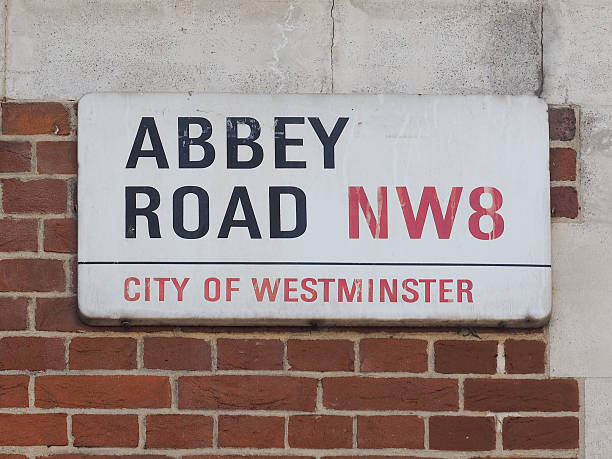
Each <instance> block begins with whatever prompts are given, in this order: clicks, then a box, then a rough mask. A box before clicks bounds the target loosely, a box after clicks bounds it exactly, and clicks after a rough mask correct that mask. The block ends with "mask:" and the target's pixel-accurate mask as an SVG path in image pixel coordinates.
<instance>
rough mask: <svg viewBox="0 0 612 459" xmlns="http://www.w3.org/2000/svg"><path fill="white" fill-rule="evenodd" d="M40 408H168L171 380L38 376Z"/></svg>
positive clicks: (37, 388)
mask: <svg viewBox="0 0 612 459" xmlns="http://www.w3.org/2000/svg"><path fill="white" fill-rule="evenodd" d="M35 395H36V406H37V407H40V408H56V407H65V408H109V409H111V408H117V409H120V408H126V409H127V408H169V407H170V381H169V380H168V378H166V377H164V376H132V375H113V376H102V375H95V376H94V375H70V376H68V375H67V376H39V377H38V378H36V382H35Z"/></svg>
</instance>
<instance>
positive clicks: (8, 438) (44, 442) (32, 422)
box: [0, 414, 68, 446]
mask: <svg viewBox="0 0 612 459" xmlns="http://www.w3.org/2000/svg"><path fill="white" fill-rule="evenodd" d="M67 444H68V430H67V426H66V415H65V414H0V445H5V446H37V445H40V446H63V445H67Z"/></svg>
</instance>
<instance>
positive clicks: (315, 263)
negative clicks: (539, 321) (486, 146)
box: [78, 261, 551, 268]
mask: <svg viewBox="0 0 612 459" xmlns="http://www.w3.org/2000/svg"><path fill="white" fill-rule="evenodd" d="M78 264H80V265H274V266H276V265H279V266H282V265H297V266H475V267H504V268H506V267H508V268H550V267H551V265H538V264H521V263H401V262H397V263H396V262H393V263H385V262H380V263H378V262H373V263H371V262H359V261H358V262H350V261H79V262H78Z"/></svg>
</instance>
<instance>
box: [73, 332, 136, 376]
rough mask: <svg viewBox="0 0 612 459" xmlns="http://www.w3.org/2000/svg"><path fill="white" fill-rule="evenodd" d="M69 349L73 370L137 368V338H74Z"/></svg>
mask: <svg viewBox="0 0 612 459" xmlns="http://www.w3.org/2000/svg"><path fill="white" fill-rule="evenodd" d="M69 351H70V369H71V370H93V369H105V370H130V369H134V368H136V340H135V339H132V338H74V339H73V340H72V341H71V342H70V348H69Z"/></svg>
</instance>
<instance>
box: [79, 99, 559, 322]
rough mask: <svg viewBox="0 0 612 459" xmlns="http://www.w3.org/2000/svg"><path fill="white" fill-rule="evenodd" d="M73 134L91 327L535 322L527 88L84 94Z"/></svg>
mask: <svg viewBox="0 0 612 459" xmlns="http://www.w3.org/2000/svg"><path fill="white" fill-rule="evenodd" d="M78 129H79V192H78V200H79V202H78V204H79V206H78V207H79V308H80V311H81V314H82V315H83V317H84V318H85V319H86V320H87V321H89V322H91V323H98V324H110V323H118V322H123V321H125V322H128V323H132V324H133V323H169V324H236V323H242V324H311V323H317V324H385V323H394V324H415V325H425V324H456V325H459V324H473V325H494V326H498V325H514V326H532V325H539V324H541V323H542V322H544V321H545V320H546V319H547V318H548V316H549V314H550V308H551V272H550V271H551V269H550V218H549V177H548V125H547V113H546V104H545V103H544V102H542V101H540V100H539V99H537V98H535V97H501V96H470V97H459V96H452V97H451V96H431V97H429V96H397V95H386V96H376V95H237V94H201V95H187V94H91V95H87V96H85V97H84V98H83V99H81V101H80V103H79V126H78Z"/></svg>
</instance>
